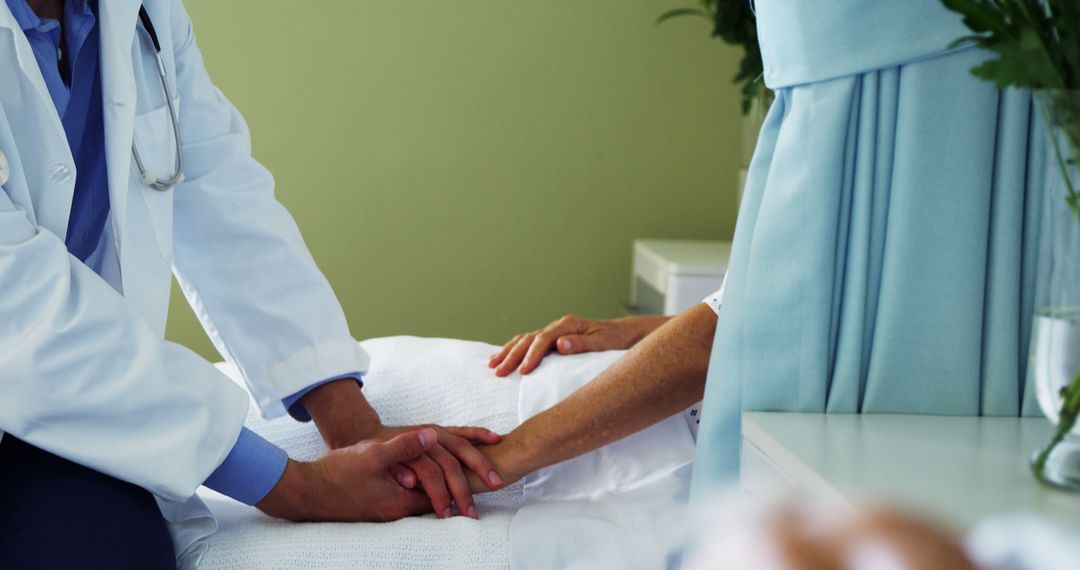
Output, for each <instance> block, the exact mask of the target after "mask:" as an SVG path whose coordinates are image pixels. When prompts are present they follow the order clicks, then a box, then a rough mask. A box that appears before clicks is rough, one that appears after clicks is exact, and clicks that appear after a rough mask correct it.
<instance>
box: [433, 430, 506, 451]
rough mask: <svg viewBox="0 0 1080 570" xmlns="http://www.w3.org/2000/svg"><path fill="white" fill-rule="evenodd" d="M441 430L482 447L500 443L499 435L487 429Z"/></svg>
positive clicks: (500, 437)
mask: <svg viewBox="0 0 1080 570" xmlns="http://www.w3.org/2000/svg"><path fill="white" fill-rule="evenodd" d="M443 429H445V430H446V431H447V432H449V433H450V434H451V435H456V436H458V437H460V438H462V439H464V440H465V441H470V442H472V441H477V442H480V443H483V444H484V445H495V444H496V443H499V442H500V441H502V436H501V435H499V434H497V433H495V432H493V431H491V430H489V429H487V428H482V427H458V426H447V427H444V428H443ZM451 451H452V450H451Z"/></svg>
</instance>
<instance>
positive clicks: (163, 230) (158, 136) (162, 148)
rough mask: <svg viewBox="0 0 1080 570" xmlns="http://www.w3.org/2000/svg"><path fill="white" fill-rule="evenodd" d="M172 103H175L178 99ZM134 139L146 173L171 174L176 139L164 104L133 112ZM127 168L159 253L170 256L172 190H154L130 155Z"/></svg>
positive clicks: (174, 163) (170, 118)
mask: <svg viewBox="0 0 1080 570" xmlns="http://www.w3.org/2000/svg"><path fill="white" fill-rule="evenodd" d="M174 105H177V106H178V105H179V102H175V103H174ZM177 112H179V109H177ZM134 139H135V145H136V146H137V147H138V149H139V158H141V159H142V162H143V166H144V167H145V168H146V172H147V173H149V174H152V175H154V176H156V177H158V178H168V177H170V176H172V174H173V173H174V172H175V171H176V139H175V135H174V134H173V123H172V117H171V115H170V113H169V108H168V107H167V106H164V105H163V106H161V107H159V108H157V109H154V110H153V111H149V112H146V113H142V114H140V115H136V116H135V130H134ZM131 170H132V181H131V184H132V187H133V188H138V193H139V194H140V195H141V196H142V199H143V201H144V202H145V203H146V209H147V210H148V211H149V212H150V222H151V224H152V225H153V227H154V235H155V237H156V238H157V242H158V248H159V249H160V250H161V256H162V257H163V258H166V259H168V258H170V257H171V256H172V245H173V189H169V190H156V189H154V188H153V187H152V186H150V185H148V184H146V183H145V182H143V180H142V177H141V176H140V174H141V173H140V172H139V168H138V166H137V165H136V164H135V160H134V158H133V159H132V167H131Z"/></svg>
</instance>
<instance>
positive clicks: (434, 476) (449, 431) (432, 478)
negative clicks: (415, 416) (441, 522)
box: [370, 425, 504, 519]
mask: <svg viewBox="0 0 1080 570" xmlns="http://www.w3.org/2000/svg"><path fill="white" fill-rule="evenodd" d="M418 429H425V430H432V431H434V432H435V433H436V434H437V436H438V443H436V444H435V445H433V446H431V448H430V449H428V451H427V453H426V454H425V455H422V456H420V457H417V458H415V459H412V460H410V461H402V462H401V463H400V464H399V465H395V466H392V467H391V468H390V469H389V472H390V475H391V476H392V477H393V478H394V479H395V480H396V481H397V482H398V483H400V484H401V486H402V488H404V489H418V488H419V489H422V490H423V492H424V493H425V494H426V495H427V497H428V499H429V500H430V501H431V506H432V508H433V509H434V510H435V515H436V516H438V517H439V518H449V517H451V516H453V510H452V509H451V505H452V504H456V505H457V508H458V512H460V513H461V514H462V515H465V516H468V517H470V518H473V519H477V518H479V513H478V512H477V510H476V504H475V503H474V502H473V497H472V491H471V490H470V488H469V486H470V485H469V479H468V478H467V477H466V471H465V469H463V465H464V466H465V467H467V468H468V470H469V472H470V474H471V475H473V476H474V477H476V479H477V480H478V481H481V482H482V483H483V486H484V488H483V490H484V491H493V490H495V489H499V488H501V487H502V486H503V485H504V482H503V478H502V477H501V476H500V474H499V471H497V470H496V468H495V465H494V464H493V463H492V462H491V460H489V459H488V458H487V457H486V456H485V455H484V454H483V453H481V452H480V451H479V450H477V448H476V445H475V444H487V445H491V444H495V443H498V442H499V441H500V440H501V439H502V437H501V436H500V435H499V434H497V433H495V432H493V431H491V430H487V429H484V428H476V427H441V426H436V425H423V426H405V427H388V426H380V427H379V428H378V430H377V431H376V432H375V433H374V434H372V435H371V436H370V437H371V438H372V439H374V440H376V441H392V440H393V438H395V437H400V434H402V433H408V432H411V431H415V430H418Z"/></svg>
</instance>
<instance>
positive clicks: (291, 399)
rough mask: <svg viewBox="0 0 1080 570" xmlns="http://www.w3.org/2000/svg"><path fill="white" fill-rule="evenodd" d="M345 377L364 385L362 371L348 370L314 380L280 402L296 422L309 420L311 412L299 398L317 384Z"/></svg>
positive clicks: (317, 385) (316, 386)
mask: <svg viewBox="0 0 1080 570" xmlns="http://www.w3.org/2000/svg"><path fill="white" fill-rule="evenodd" d="M346 378H352V379H353V380H356V383H357V384H359V385H360V387H361V388H363V387H364V381H363V378H364V375H363V373H361V372H350V373H348V374H342V375H340V376H334V377H333V378H327V379H326V380H323V381H322V382H316V383H314V384H312V385H311V386H308V387H307V388H304V389H303V390H300V391H299V392H296V393H295V394H292V395H290V396H286V397H285V398H282V400H281V403H282V404H285V409H286V410H288V411H289V415H290V416H292V417H293V419H295V420H296V421H298V422H310V421H311V414H309V413H308V411H307V409H306V408H304V405H303V404H301V403H300V398H303V397H304V396H306V395H307V393H308V392H310V391H312V390H314V389H315V388H318V387H319V386H322V385H323V384H329V383H331V382H337V381H338V380H344V379H346Z"/></svg>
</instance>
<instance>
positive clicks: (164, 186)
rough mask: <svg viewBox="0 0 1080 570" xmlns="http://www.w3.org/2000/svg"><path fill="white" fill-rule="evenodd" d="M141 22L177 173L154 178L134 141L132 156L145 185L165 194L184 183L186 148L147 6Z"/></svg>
mask: <svg viewBox="0 0 1080 570" xmlns="http://www.w3.org/2000/svg"><path fill="white" fill-rule="evenodd" d="M139 20H140V21H141V22H142V25H143V29H144V30H146V35H147V36H149V37H150V42H151V43H152V44H154V56H155V57H157V66H158V77H159V78H160V79H161V88H162V90H163V91H164V92H165V104H166V105H167V106H168V107H169V118H170V119H171V120H172V128H173V138H174V139H175V140H176V171H175V172H173V174H172V175H171V176H168V177H165V178H160V177H158V176H154V175H153V174H151V173H150V172H148V171H147V170H146V167H145V166H143V161H142V158H140V157H139V147H138V146H137V145H136V144H135V141H134V140H133V141H131V155H132V156H133V157H134V158H135V166H137V167H138V169H139V177H140V178H142V181H143V183H145V184H146V185H147V186H150V187H151V188H153V189H154V190H160V191H162V192H165V191H166V190H169V189H171V188H172V187H173V186H176V185H177V184H179V183H181V182H183V181H184V147H183V141H181V140H180V120H179V119H178V118H177V116H176V107H175V106H174V105H173V95H172V89H170V88H169V81H168V78H167V77H166V73H165V62H164V61H163V60H162V59H161V43H160V42H159V41H158V35H157V31H156V30H155V29H154V23H153V22H151V21H150V15H149V14H147V13H146V7H145V6H139Z"/></svg>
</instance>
